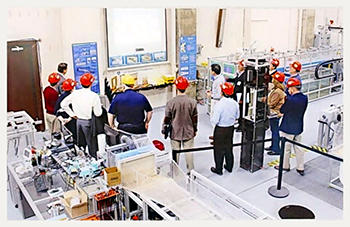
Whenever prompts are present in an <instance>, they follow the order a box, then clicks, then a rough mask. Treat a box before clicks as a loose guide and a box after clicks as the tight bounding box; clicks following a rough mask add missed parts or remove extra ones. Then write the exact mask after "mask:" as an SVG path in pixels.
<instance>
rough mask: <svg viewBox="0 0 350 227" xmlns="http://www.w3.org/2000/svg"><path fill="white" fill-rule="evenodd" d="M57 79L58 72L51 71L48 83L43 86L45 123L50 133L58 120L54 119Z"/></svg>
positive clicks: (58, 78) (55, 128)
mask: <svg viewBox="0 0 350 227" xmlns="http://www.w3.org/2000/svg"><path fill="white" fill-rule="evenodd" d="M59 80H60V76H59V75H58V73H51V74H50V75H49V77H48V81H49V83H50V85H49V86H47V87H45V88H44V91H43V94H44V102H45V110H46V113H45V116H46V124H47V129H48V130H49V132H50V133H52V132H55V131H56V130H57V129H58V127H57V126H58V122H57V123H56V121H55V119H56V115H55V104H56V101H57V99H58V96H59V95H58V92H57V90H56V88H57V83H58V81H59Z"/></svg>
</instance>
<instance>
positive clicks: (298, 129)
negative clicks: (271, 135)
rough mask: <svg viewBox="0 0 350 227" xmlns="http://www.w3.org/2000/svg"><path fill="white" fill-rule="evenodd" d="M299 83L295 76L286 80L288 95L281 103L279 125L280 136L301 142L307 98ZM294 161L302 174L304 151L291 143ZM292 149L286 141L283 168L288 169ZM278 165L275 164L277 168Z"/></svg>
mask: <svg viewBox="0 0 350 227" xmlns="http://www.w3.org/2000/svg"><path fill="white" fill-rule="evenodd" d="M300 85H301V83H300V81H299V80H298V79H297V78H290V79H289V80H288V82H287V86H286V87H287V89H288V92H289V94H290V96H288V97H287V99H286V101H285V102H284V104H283V105H282V107H281V109H280V112H281V113H282V114H283V118H282V122H281V125H280V137H285V138H287V139H290V140H293V141H296V142H299V143H300V142H301V134H302V132H303V130H304V114H305V111H306V108H307V105H308V98H307V96H306V95H304V94H303V93H302V92H301V91H300V89H301V86H300ZM293 148H294V152H295V156H296V161H297V172H298V173H299V174H300V175H302V176H303V175H304V151H303V150H302V148H301V147H299V146H296V145H294V144H293ZM291 150H292V144H291V143H288V142H287V143H286V145H285V149H284V159H283V170H285V171H289V170H290V162H289V159H290V154H291ZM278 167H279V166H275V169H278Z"/></svg>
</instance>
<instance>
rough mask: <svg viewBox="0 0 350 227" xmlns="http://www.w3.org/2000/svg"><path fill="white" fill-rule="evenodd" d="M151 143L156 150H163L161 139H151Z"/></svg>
mask: <svg viewBox="0 0 350 227" xmlns="http://www.w3.org/2000/svg"><path fill="white" fill-rule="evenodd" d="M152 143H153V145H154V146H155V147H156V148H157V149H158V150H160V151H164V143H162V141H159V140H153V141H152Z"/></svg>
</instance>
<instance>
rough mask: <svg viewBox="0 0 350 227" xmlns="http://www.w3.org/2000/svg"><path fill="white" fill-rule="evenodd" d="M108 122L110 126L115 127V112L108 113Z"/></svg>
mask: <svg viewBox="0 0 350 227" xmlns="http://www.w3.org/2000/svg"><path fill="white" fill-rule="evenodd" d="M108 124H109V127H111V128H115V125H114V114H111V113H108Z"/></svg>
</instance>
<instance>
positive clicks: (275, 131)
mask: <svg viewBox="0 0 350 227" xmlns="http://www.w3.org/2000/svg"><path fill="white" fill-rule="evenodd" d="M269 121H270V130H271V137H272V141H271V149H272V150H273V151H274V152H278V153H279V152H280V151H281V149H280V145H279V141H280V129H279V122H280V118H279V117H276V118H270V119H269Z"/></svg>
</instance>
